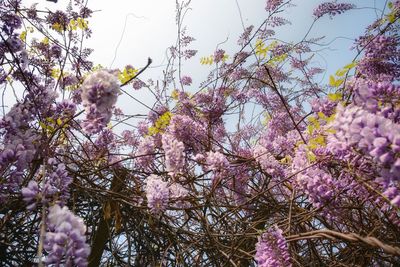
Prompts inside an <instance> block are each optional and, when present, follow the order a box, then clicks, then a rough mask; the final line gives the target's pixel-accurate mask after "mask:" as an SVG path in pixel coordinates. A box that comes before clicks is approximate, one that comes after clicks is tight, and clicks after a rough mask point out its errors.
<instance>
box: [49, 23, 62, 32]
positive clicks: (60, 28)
mask: <svg viewBox="0 0 400 267" xmlns="http://www.w3.org/2000/svg"><path fill="white" fill-rule="evenodd" d="M51 27H52V28H53V30H55V31H57V32H62V31H63V30H64V27H63V26H62V25H61V24H60V23H58V22H56V23H54V24H53V25H51Z"/></svg>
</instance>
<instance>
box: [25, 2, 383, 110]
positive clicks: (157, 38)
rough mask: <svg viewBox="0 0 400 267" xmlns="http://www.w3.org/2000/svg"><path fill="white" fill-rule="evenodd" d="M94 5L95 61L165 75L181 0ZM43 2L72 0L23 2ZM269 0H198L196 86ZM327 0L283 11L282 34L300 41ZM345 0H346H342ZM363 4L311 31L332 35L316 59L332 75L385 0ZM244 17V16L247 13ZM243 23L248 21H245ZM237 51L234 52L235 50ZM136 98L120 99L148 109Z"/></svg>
mask: <svg viewBox="0 0 400 267" xmlns="http://www.w3.org/2000/svg"><path fill="white" fill-rule="evenodd" d="M88 1H89V2H88V6H89V7H90V8H91V9H92V10H94V11H95V12H94V14H93V17H92V18H91V19H90V20H89V26H90V27H91V29H92V30H93V35H92V38H91V39H89V40H87V41H86V43H85V46H86V47H90V48H93V49H94V52H93V54H92V57H91V59H92V61H93V62H94V63H95V64H101V65H103V66H104V67H112V68H121V69H122V68H123V67H124V66H126V65H128V64H131V65H132V66H134V67H136V68H140V67H142V66H144V65H145V64H146V63H147V58H148V57H151V58H152V59H153V64H152V65H151V68H149V69H148V70H146V72H145V73H144V74H143V75H142V78H143V79H144V80H145V79H146V78H152V79H154V80H156V79H161V78H162V71H163V69H164V68H165V64H166V58H165V53H166V49H167V48H168V47H169V46H171V45H173V44H175V42H176V38H177V26H176V24H175V7H176V2H175V0H113V1H110V0H107V1H106V0H88ZM37 2H38V3H39V7H41V8H48V9H50V10H55V9H57V8H59V9H63V7H65V6H66V5H67V3H68V2H69V0H59V1H58V3H56V4H55V3H52V2H48V1H44V0H24V1H23V3H27V4H28V5H29V4H30V3H37ZM265 2H266V1H265V0H192V2H191V5H190V8H191V9H190V10H189V11H188V13H187V15H186V17H185V20H184V25H185V26H186V27H187V33H188V34H189V35H191V36H193V37H194V38H195V39H196V41H195V42H193V44H192V48H193V49H197V50H199V52H198V54H197V55H196V57H194V58H192V59H191V60H189V61H188V62H186V63H184V65H183V70H184V71H183V74H187V75H190V76H191V77H192V79H193V86H192V87H193V89H194V90H195V89H197V88H196V86H198V85H199V84H200V83H201V81H203V80H204V79H205V78H206V77H207V74H208V72H209V70H210V67H207V66H202V65H200V63H199V60H200V57H202V56H209V55H211V54H213V52H214V51H215V49H216V46H217V44H219V43H223V44H221V45H220V48H223V49H224V50H226V51H227V53H228V54H233V52H234V51H235V49H238V46H237V45H236V41H237V39H238V37H239V35H240V34H241V33H242V31H243V25H244V26H245V27H247V26H249V25H252V24H253V25H255V26H256V27H257V26H258V25H259V24H260V23H261V22H262V21H263V19H264V18H265V17H266V15H267V12H266V11H265V9H264V7H265ZM321 2H323V1H321V0H294V1H293V3H295V4H296V6H295V7H292V8H289V9H287V10H286V11H285V13H283V14H282V15H283V16H286V17H287V18H289V19H290V20H291V21H292V25H290V26H285V27H283V28H281V30H279V31H278V37H279V38H281V39H282V40H285V41H294V42H296V41H299V40H301V39H302V38H303V36H304V34H305V33H306V32H307V30H308V28H309V26H310V25H311V23H312V20H313V18H312V12H313V9H314V8H315V7H316V6H317V5H318V4H319V3H321ZM340 2H342V1H340ZM347 2H350V3H354V4H356V5H357V6H358V7H359V9H356V10H352V11H349V12H347V13H345V14H343V15H340V16H338V17H336V19H334V20H330V19H329V18H328V17H325V18H322V19H320V20H319V21H318V23H317V24H316V25H315V27H314V28H313V30H312V31H311V33H310V35H311V36H326V40H325V42H326V43H329V42H331V41H332V40H334V41H333V42H332V43H330V45H329V48H328V47H321V51H319V52H318V53H317V54H316V57H315V61H316V62H317V63H318V64H319V65H320V66H321V67H323V68H327V75H326V76H325V77H324V78H323V79H327V77H328V76H329V74H330V73H334V72H335V71H336V70H337V69H339V68H340V67H342V66H344V65H346V64H348V63H349V62H351V60H352V58H353V56H354V54H355V51H350V49H349V48H350V47H351V45H352V43H353V41H352V40H353V39H354V38H355V37H357V36H359V35H360V34H362V32H363V29H364V28H365V26H367V25H368V24H369V23H370V22H371V21H372V20H373V19H375V18H376V13H375V11H374V10H373V7H374V6H382V5H383V4H384V2H385V1H384V0H351V1H347ZM240 15H241V17H242V19H243V20H241V17H240ZM242 23H243V24H242ZM230 52H231V53H230ZM131 93H132V94H133V95H134V96H135V97H137V98H139V99H141V100H142V101H144V102H146V103H148V104H151V103H152V101H153V99H151V96H150V94H148V93H146V92H143V91H133V89H132V92H131ZM131 101H132V100H131V99H127V98H125V99H121V98H120V100H119V102H118V105H119V106H121V107H122V109H123V110H124V111H125V112H127V113H128V114H129V113H131V114H133V113H138V112H144V113H146V112H147V111H146V109H145V108H143V107H140V106H136V105H132V102H131Z"/></svg>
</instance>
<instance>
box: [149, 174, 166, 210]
mask: <svg viewBox="0 0 400 267" xmlns="http://www.w3.org/2000/svg"><path fill="white" fill-rule="evenodd" d="M145 190H146V198H147V206H148V207H149V208H150V211H151V212H152V213H154V214H156V215H159V214H160V213H161V212H163V211H165V210H166V209H167V206H168V201H169V197H170V190H169V188H168V183H167V182H164V181H163V180H162V178H161V177H160V176H157V175H154V174H152V175H150V176H149V177H147V179H146V186H145Z"/></svg>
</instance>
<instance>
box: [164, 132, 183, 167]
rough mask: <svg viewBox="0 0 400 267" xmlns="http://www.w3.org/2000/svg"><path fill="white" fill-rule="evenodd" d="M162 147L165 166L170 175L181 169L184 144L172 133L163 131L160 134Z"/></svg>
mask: <svg viewBox="0 0 400 267" xmlns="http://www.w3.org/2000/svg"><path fill="white" fill-rule="evenodd" d="M162 147H163V149H164V151H165V167H166V170H167V171H168V172H170V173H171V174H172V175H173V174H174V173H177V172H179V171H180V170H182V168H183V166H184V163H185V154H184V150H185V146H184V144H183V143H182V142H180V141H178V140H176V138H174V136H173V135H171V134H168V133H165V134H163V136H162Z"/></svg>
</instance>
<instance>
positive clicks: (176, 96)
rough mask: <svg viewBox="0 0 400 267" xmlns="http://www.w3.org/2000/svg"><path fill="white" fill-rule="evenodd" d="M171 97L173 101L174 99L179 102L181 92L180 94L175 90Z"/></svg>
mask: <svg viewBox="0 0 400 267" xmlns="http://www.w3.org/2000/svg"><path fill="white" fill-rule="evenodd" d="M171 97H172V99H174V100H178V97H179V92H178V90H176V89H174V90H173V91H172V92H171Z"/></svg>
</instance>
